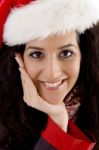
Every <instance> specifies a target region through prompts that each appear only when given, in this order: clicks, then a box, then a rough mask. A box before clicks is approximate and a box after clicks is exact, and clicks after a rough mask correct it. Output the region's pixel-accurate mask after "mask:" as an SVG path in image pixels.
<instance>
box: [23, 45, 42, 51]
mask: <svg viewBox="0 0 99 150" xmlns="http://www.w3.org/2000/svg"><path fill="white" fill-rule="evenodd" d="M26 49H27V50H28V49H35V50H44V48H42V47H38V46H29V47H27V48H26Z"/></svg>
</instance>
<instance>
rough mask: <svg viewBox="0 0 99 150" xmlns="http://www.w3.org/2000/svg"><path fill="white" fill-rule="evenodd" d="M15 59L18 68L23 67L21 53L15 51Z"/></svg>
mask: <svg viewBox="0 0 99 150" xmlns="http://www.w3.org/2000/svg"><path fill="white" fill-rule="evenodd" d="M15 59H16V61H17V63H18V64H19V67H20V68H25V65H24V62H23V58H22V56H21V54H19V53H16V54H15Z"/></svg>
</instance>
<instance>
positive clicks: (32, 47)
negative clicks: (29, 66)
mask: <svg viewBox="0 0 99 150" xmlns="http://www.w3.org/2000/svg"><path fill="white" fill-rule="evenodd" d="M68 47H75V48H78V47H77V46H75V45H73V44H67V45H63V46H61V47H59V48H58V49H59V50H61V49H64V48H68ZM28 49H35V50H41V51H44V50H45V49H44V48H42V47H38V46H29V47H27V48H26V50H28Z"/></svg>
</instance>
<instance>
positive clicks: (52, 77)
mask: <svg viewBox="0 0 99 150" xmlns="http://www.w3.org/2000/svg"><path fill="white" fill-rule="evenodd" d="M43 71H44V74H45V75H44V76H45V78H46V80H48V81H51V82H54V81H58V80H60V78H61V76H62V67H61V63H60V61H59V60H57V59H55V58H54V59H50V60H49V61H47V62H46V64H45V66H44V70H43Z"/></svg>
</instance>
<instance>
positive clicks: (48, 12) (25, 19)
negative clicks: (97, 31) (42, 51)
mask: <svg viewBox="0 0 99 150" xmlns="http://www.w3.org/2000/svg"><path fill="white" fill-rule="evenodd" d="M98 21H99V0H36V1H33V2H31V3H29V4H28V5H26V6H22V7H20V8H14V9H12V11H11V13H10V15H9V16H8V19H7V20H6V23H5V26H4V33H3V39H4V42H6V43H7V44H8V45H10V46H13V45H20V44H25V43H26V42H28V41H29V40H31V39H36V38H41V39H43V38H46V37H47V36H49V35H52V34H63V33H65V32H66V31H78V32H79V33H82V32H84V31H85V30H86V29H88V28H90V27H92V26H93V25H94V24H96V23H97V22H98Z"/></svg>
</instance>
